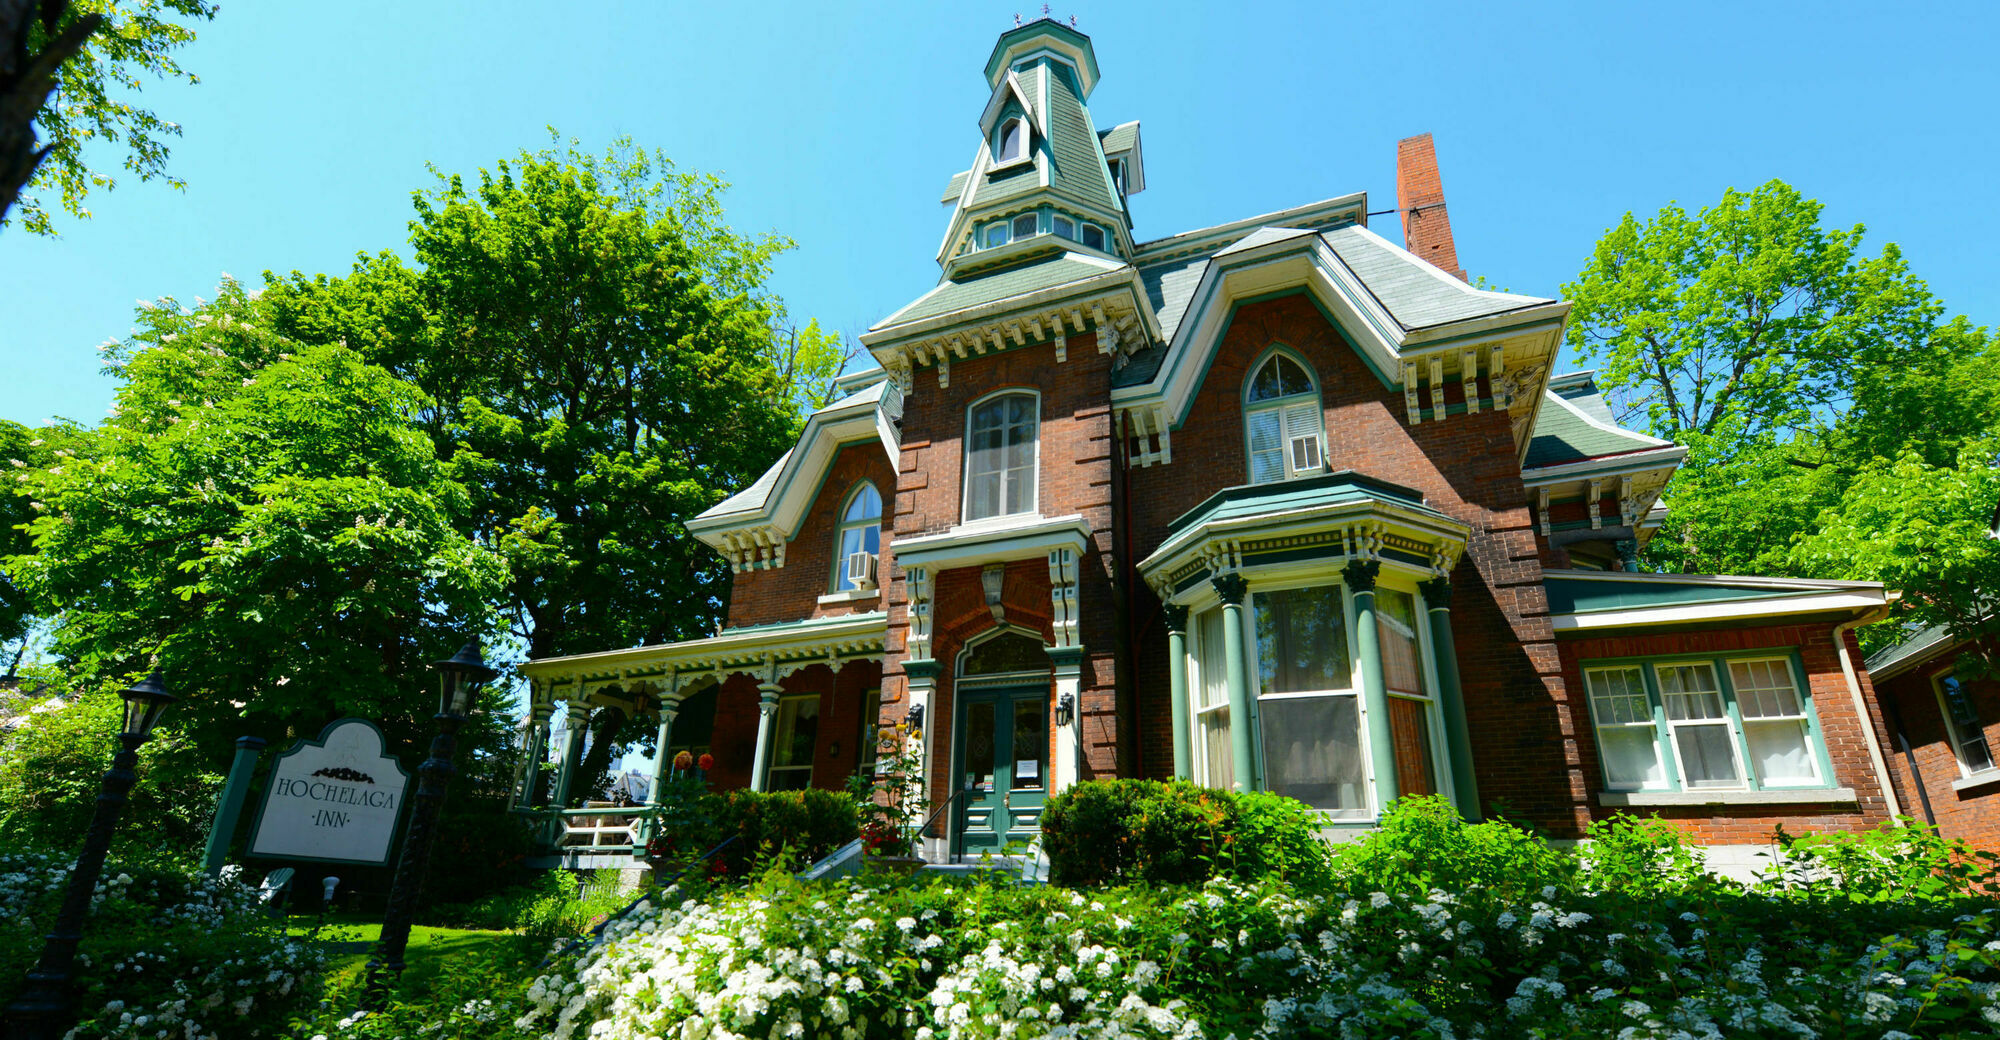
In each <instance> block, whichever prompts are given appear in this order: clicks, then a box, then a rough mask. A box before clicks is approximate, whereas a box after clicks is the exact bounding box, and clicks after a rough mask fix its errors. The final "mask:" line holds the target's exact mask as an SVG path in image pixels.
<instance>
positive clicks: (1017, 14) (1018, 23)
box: [1014, 11, 1021, 29]
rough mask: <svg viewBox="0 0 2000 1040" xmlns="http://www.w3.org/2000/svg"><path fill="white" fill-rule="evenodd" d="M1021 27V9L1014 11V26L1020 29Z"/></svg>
mask: <svg viewBox="0 0 2000 1040" xmlns="http://www.w3.org/2000/svg"><path fill="white" fill-rule="evenodd" d="M1020 27H1021V12H1019V11H1015V12H1014V28H1016V29H1019V28H1020Z"/></svg>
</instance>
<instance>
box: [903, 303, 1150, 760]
mask: <svg viewBox="0 0 2000 1040" xmlns="http://www.w3.org/2000/svg"><path fill="white" fill-rule="evenodd" d="M1068 356H1069V360H1068V361H1066V362H1063V363H1060V364H1059V363H1057V362H1056V360H1055V356H1054V348H1053V347H1050V346H1045V345H1042V346H1030V347H1026V348H1021V349H1016V350H1010V351H1006V352H1003V353H995V354H988V355H985V356H973V357H967V358H964V359H956V360H954V361H953V362H952V364H951V385H950V386H948V387H940V386H938V381H937V371H936V370H935V369H929V368H926V369H919V370H918V371H917V373H916V376H915V385H914V387H913V389H912V390H911V392H910V393H909V394H908V395H907V396H906V397H905V399H904V403H903V423H902V443H903V457H902V459H901V461H900V462H899V464H898V467H897V469H898V479H899V484H898V486H897V491H896V498H895V502H894V505H893V507H892V512H893V514H894V515H893V518H892V520H891V521H890V524H891V527H892V529H893V530H894V532H895V536H896V537H897V538H910V537H914V536H916V535H921V534H935V533H939V532H943V531H945V530H948V529H949V528H951V527H952V526H953V525H954V524H957V523H959V522H960V518H961V516H962V515H963V514H962V503H961V500H960V493H961V485H962V477H963V473H964V470H963V468H962V467H963V462H964V444H963V441H964V437H965V420H966V409H967V407H968V406H969V405H971V404H972V402H973V401H975V400H977V399H979V398H982V397H985V396H987V395H988V394H991V393H994V392H996V391H999V390H1002V389H1006V388H1011V387H1020V388H1026V389H1033V390H1036V391H1039V392H1040V394H1041V410H1040V434H1039V436H1040V456H1039V467H1038V474H1037V485H1036V508H1037V511H1038V512H1040V513H1041V514H1042V515H1043V516H1066V515H1070V514H1078V515H1081V516H1082V517H1083V518H1084V520H1085V521H1086V522H1088V523H1089V524H1090V526H1091V530H1092V532H1093V534H1092V538H1091V543H1090V546H1089V548H1088V549H1087V551H1086V552H1084V553H1083V555H1082V558H1081V559H1079V560H1078V565H1079V567H1078V570H1079V581H1078V585H1079V588H1078V598H1079V601H1080V603H1079V610H1080V611H1081V617H1080V619H1079V626H1078V628H1079V633H1078V634H1079V638H1080V639H1081V640H1082V642H1083V646H1084V648H1085V650H1086V657H1085V660H1084V666H1083V677H1082V689H1081V692H1080V693H1079V696H1078V698H1077V699H1078V716H1079V719H1080V722H1081V725H1082V726H1083V733H1084V741H1085V762H1084V763H1083V775H1084V776H1086V777H1088V776H1092V775H1113V773H1114V772H1115V769H1116V753H1117V747H1116V743H1117V742H1116V740H1115V737H1114V733H1115V725H1116V712H1115V693H1114V686H1115V684H1114V665H1113V655H1112V647H1113V643H1114V638H1115V634H1116V623H1117V622H1116V618H1115V616H1114V614H1113V611H1112V605H1111V580H1112V573H1111V572H1112V563H1111V534H1112V529H1111V478H1112V465H1111V410H1110V407H1109V404H1108V403H1107V402H1108V401H1109V396H1110V376H1111V369H1110V358H1109V357H1107V356H1106V355H1103V354H1099V353H1098V352H1097V348H1096V337H1094V336H1088V335H1086V336H1075V337H1071V338H1070V339H1069V341H1068ZM932 578H933V581H934V592H933V595H934V597H936V598H935V599H934V601H933V606H932V614H931V617H932V635H933V642H932V651H931V653H932V658H933V659H934V660H936V661H938V662H939V663H940V664H941V665H942V667H943V671H944V674H943V675H941V676H940V678H939V682H938V687H937V688H938V691H939V692H938V696H937V697H936V698H935V699H934V703H933V707H932V708H931V709H930V712H931V714H930V718H929V719H928V720H926V726H927V728H929V729H930V730H931V731H932V733H933V736H934V739H936V740H937V741H939V743H938V744H937V745H935V746H937V747H938V748H940V749H941V753H939V754H938V755H937V756H936V760H935V761H936V771H935V772H934V773H933V777H932V780H933V782H934V783H935V784H943V783H944V782H945V778H944V776H943V770H945V769H946V768H948V764H947V759H948V758H949V755H948V753H945V752H944V751H943V750H942V749H948V748H949V746H950V744H949V735H950V733H951V728H950V726H951V718H952V716H951V711H950V707H951V706H950V699H951V698H950V676H949V672H950V669H951V668H952V665H953V663H954V662H953V657H954V656H955V655H956V654H957V652H958V648H959V647H960V646H962V645H963V640H964V639H966V638H970V637H971V636H973V635H976V634H977V632H978V631H980V630H982V629H983V628H985V627H989V626H990V625H991V624H992V614H991V613H990V612H989V611H988V610H987V609H986V607H985V605H984V599H983V595H981V594H980V592H979V585H978V578H979V574H978V571H977V570H976V569H970V568H968V569H963V570H960V571H947V572H945V573H943V574H934V575H932ZM893 580H894V584H893V585H892V586H891V587H890V602H889V653H888V654H887V655H886V658H887V660H886V662H885V669H884V670H885V677H884V697H885V698H888V699H890V703H889V705H888V706H886V707H885V709H884V715H885V717H886V718H890V719H896V718H901V717H902V715H903V713H904V712H905V711H907V709H908V699H907V698H906V697H904V696H903V694H904V692H905V690H906V684H905V682H904V680H903V674H902V661H903V659H904V657H905V652H904V647H905V641H906V635H907V631H908V619H907V610H908V601H907V592H906V590H905V589H904V587H903V580H904V573H903V571H902V570H901V569H900V568H897V569H896V570H895V572H894V576H893ZM1004 600H1005V605H1006V610H1007V616H1008V617H1009V618H1010V619H1013V618H1016V617H1019V618H1025V619H1034V622H1033V625H1034V626H1039V627H1040V629H1041V630H1042V631H1044V633H1045V635H1044V638H1046V626H1047V621H1048V617H1049V606H1050V605H1049V587H1048V562H1047V561H1046V560H1044V559H1039V558H1038V559H1035V560H1026V561H1019V562H1017V563H1014V564H1011V565H1009V568H1008V580H1007V585H1006V593H1005V596H1004ZM980 618H984V619H985V620H984V622H983V624H982V623H981V622H980V621H979V619H980ZM1023 623H1024V624H1026V623H1027V622H1023ZM940 791H942V788H940Z"/></svg>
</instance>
